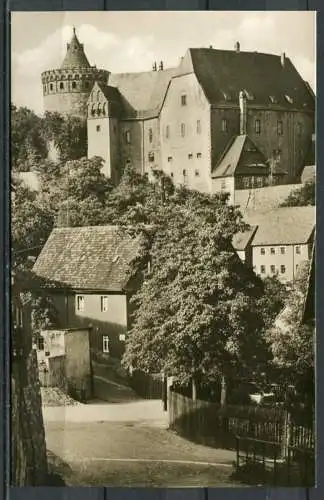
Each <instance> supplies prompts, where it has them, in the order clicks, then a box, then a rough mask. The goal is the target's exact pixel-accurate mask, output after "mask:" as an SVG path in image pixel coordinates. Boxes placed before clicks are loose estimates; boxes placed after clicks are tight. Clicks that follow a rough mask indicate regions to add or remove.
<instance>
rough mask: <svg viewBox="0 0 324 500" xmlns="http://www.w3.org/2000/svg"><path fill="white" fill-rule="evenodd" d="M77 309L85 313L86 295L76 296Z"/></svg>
mask: <svg viewBox="0 0 324 500" xmlns="http://www.w3.org/2000/svg"><path fill="white" fill-rule="evenodd" d="M76 308H77V311H80V312H82V311H84V295H77V296H76Z"/></svg>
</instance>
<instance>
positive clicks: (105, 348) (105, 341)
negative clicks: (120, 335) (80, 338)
mask: <svg viewBox="0 0 324 500" xmlns="http://www.w3.org/2000/svg"><path fill="white" fill-rule="evenodd" d="M102 351H103V352H105V353H109V337H108V336H107V335H104V336H103V337H102Z"/></svg>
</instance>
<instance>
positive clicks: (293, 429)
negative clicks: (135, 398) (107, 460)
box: [168, 391, 314, 454]
mask: <svg viewBox="0 0 324 500" xmlns="http://www.w3.org/2000/svg"><path fill="white" fill-rule="evenodd" d="M168 403H169V404H168V409H169V426H170V428H171V429H174V430H175V431H177V432H178V433H179V434H181V435H183V436H186V437H188V438H189V439H192V440H195V441H198V442H202V443H204V444H208V445H212V446H217V447H222V448H229V449H235V436H237V435H239V436H241V437H242V438H244V437H247V438H253V439H259V440H263V441H267V442H269V443H270V442H274V443H281V442H283V441H284V439H285V435H286V436H288V439H289V443H288V444H289V445H291V446H298V447H300V448H313V447H314V432H313V429H312V428H307V427H302V426H296V425H295V424H294V423H293V421H291V420H290V421H289V420H287V418H286V417H287V414H286V412H285V411H284V410H283V409H282V408H274V409H269V408H259V407H257V406H225V407H224V408H221V407H220V405H218V404H216V403H210V402H208V401H201V400H196V401H193V400H192V399H190V398H188V397H186V396H182V395H181V394H178V393H176V392H174V391H169V396H168ZM287 421H288V422H289V424H287ZM287 425H289V429H287ZM269 453H270V450H269ZM270 454H271V453H270Z"/></svg>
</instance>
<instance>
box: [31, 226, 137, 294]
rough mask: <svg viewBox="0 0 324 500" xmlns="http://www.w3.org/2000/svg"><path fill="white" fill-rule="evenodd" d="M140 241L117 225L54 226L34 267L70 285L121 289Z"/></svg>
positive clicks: (123, 288) (111, 289) (126, 279)
mask: <svg viewBox="0 0 324 500" xmlns="http://www.w3.org/2000/svg"><path fill="white" fill-rule="evenodd" d="M140 244H141V242H140V238H139V237H137V238H133V237H131V236H130V235H129V234H127V233H126V232H125V231H122V230H121V229H120V228H118V227H117V226H92V227H75V228H70V227H66V228H56V229H54V230H53V231H52V233H51V235H50V237H49V238H48V240H47V242H46V244H45V246H44V248H43V249H42V251H41V253H40V255H39V257H38V259H37V261H36V263H35V265H34V267H33V271H34V273H35V274H36V275H37V276H39V277H41V278H45V279H48V280H51V281H53V282H59V283H60V284H62V285H64V286H65V287H69V288H72V289H81V290H82V289H85V290H98V291H100V290H102V291H106V292H108V291H124V290H125V289H126V288H127V285H128V282H129V280H130V277H131V271H132V261H133V259H134V258H135V257H136V256H137V255H138V252H139V250H140Z"/></svg>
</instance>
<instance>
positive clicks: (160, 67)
mask: <svg viewBox="0 0 324 500" xmlns="http://www.w3.org/2000/svg"><path fill="white" fill-rule="evenodd" d="M159 70H160V71H163V61H160V65H159Z"/></svg>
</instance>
